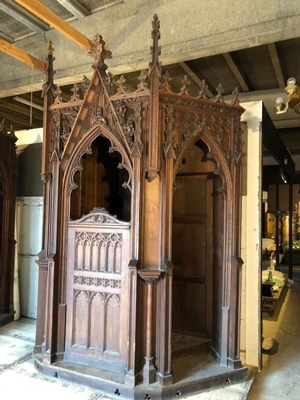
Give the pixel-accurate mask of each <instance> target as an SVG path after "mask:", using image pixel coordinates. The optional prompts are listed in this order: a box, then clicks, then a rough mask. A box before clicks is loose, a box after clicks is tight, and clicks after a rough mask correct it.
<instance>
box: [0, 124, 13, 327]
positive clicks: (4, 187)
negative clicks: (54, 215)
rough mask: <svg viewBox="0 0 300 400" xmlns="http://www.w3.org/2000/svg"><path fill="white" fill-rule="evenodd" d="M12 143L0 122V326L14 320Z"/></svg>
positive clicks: (10, 137) (11, 132) (9, 135)
mask: <svg viewBox="0 0 300 400" xmlns="http://www.w3.org/2000/svg"><path fill="white" fill-rule="evenodd" d="M16 141H17V137H16V136H15V134H14V132H13V130H12V129H11V131H10V132H8V130H7V128H6V127H5V121H4V120H3V121H2V122H0V326H1V325H5V324H7V323H8V322H11V321H13V319H14V306H13V283H14V258H15V238H14V233H15V232H14V230H15V204H16V182H17V166H16V159H17V158H16Z"/></svg>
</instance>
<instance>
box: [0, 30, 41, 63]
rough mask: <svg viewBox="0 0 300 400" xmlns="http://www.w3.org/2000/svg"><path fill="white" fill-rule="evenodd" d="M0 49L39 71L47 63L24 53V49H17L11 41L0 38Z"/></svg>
mask: <svg viewBox="0 0 300 400" xmlns="http://www.w3.org/2000/svg"><path fill="white" fill-rule="evenodd" d="M0 50H1V51H3V52H4V53H6V54H8V55H10V56H12V57H14V58H16V59H17V60H19V61H22V62H23V63H25V64H27V65H29V66H30V67H34V68H36V69H38V70H39V71H45V70H46V68H47V64H46V63H44V62H42V61H41V60H39V59H37V58H35V57H34V56H32V55H30V54H28V53H26V51H24V50H21V49H19V48H18V47H16V46H14V45H13V44H11V43H8V42H7V41H6V40H4V39H1V38H0Z"/></svg>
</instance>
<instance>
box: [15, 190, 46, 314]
mask: <svg viewBox="0 0 300 400" xmlns="http://www.w3.org/2000/svg"><path fill="white" fill-rule="evenodd" d="M16 221H17V238H16V240H17V249H18V267H19V268H18V270H19V274H18V275H19V293H20V315H21V316H23V317H29V318H36V316H37V292H38V265H37V264H36V260H37V254H38V253H39V252H40V251H41V248H42V247H41V246H42V221H43V197H37V196H35V197H17V199H16Z"/></svg>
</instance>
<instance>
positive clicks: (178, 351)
mask: <svg viewBox="0 0 300 400" xmlns="http://www.w3.org/2000/svg"><path fill="white" fill-rule="evenodd" d="M207 155H208V148H207V146H206V144H205V143H204V142H203V141H202V140H198V141H197V142H195V143H193V144H191V145H190V146H189V147H188V148H187V150H186V151H185V153H184V154H183V155H182V157H181V160H180V167H179V168H178V170H177V174H176V178H175V191H174V196H173V225H172V242H173V243H172V249H173V250H172V253H173V255H172V259H173V263H174V275H173V305H172V321H173V326H172V329H173V334H172V354H173V356H176V355H182V354H195V352H198V353H199V352H200V354H207V353H209V351H210V348H211V344H212V336H213V279H214V276H213V274H214V270H213V225H214V224H213V218H214V217H213V215H214V209H213V208H214V204H213V192H214V186H215V185H214V180H215V174H214V171H215V168H216V166H215V164H214V162H213V161H212V160H210V159H209V158H208V157H207Z"/></svg>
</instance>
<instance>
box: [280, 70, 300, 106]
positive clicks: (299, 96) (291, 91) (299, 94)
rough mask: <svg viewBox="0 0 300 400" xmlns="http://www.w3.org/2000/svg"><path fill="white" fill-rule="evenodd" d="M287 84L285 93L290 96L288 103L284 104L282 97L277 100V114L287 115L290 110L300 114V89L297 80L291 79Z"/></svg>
mask: <svg viewBox="0 0 300 400" xmlns="http://www.w3.org/2000/svg"><path fill="white" fill-rule="evenodd" d="M286 84H287V86H286V87H285V91H286V94H287V95H288V101H287V102H286V103H284V101H283V99H282V97H278V98H277V99H276V104H275V110H276V114H283V113H286V112H287V111H288V109H289V108H291V109H292V110H294V111H295V112H296V113H297V114H300V88H299V87H298V85H297V84H296V79H295V78H289V79H288V80H287V83H286Z"/></svg>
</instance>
